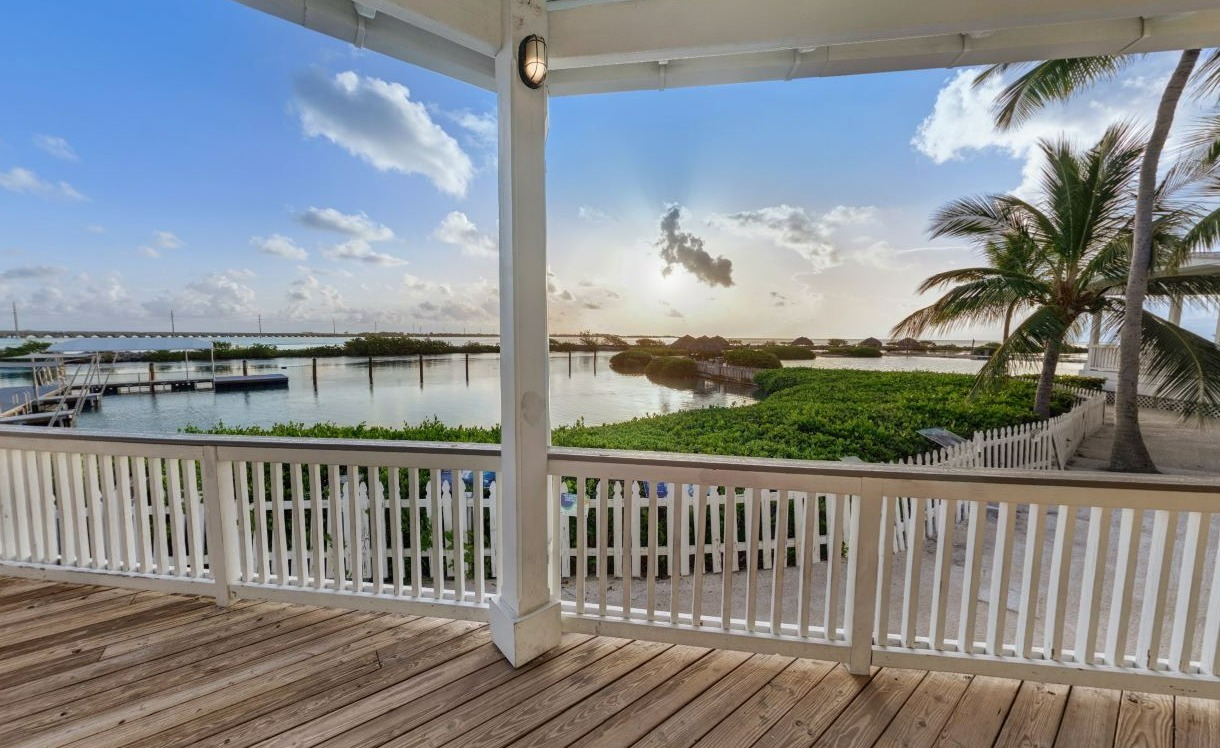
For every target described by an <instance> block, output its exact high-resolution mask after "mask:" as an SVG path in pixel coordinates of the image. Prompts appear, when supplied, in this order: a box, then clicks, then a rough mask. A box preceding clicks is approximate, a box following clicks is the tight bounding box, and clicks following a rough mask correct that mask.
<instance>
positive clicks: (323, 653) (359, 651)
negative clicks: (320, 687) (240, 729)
mask: <svg viewBox="0 0 1220 748" xmlns="http://www.w3.org/2000/svg"><path fill="white" fill-rule="evenodd" d="M419 625H421V624H420V619H416V618H407V617H398V616H381V617H378V618H375V619H372V620H369V621H366V622H364V623H362V624H360V625H358V626H355V627H352V628H350V629H347V630H345V631H343V632H342V635H341V636H328V637H326V638H325V639H323V640H320V641H319V642H318V644H317V646H315V647H311V648H310V649H311V650H313V653H312V654H311V656H309V657H306V658H303V659H301V660H299V661H297V662H295V663H292V664H291V665H289V666H287V667H281V668H277V669H267V670H264V671H263V672H261V673H259V674H258V675H256V676H255V677H252V678H242V679H240V680H239V679H238V676H234V677H233V678H232V682H231V683H230V684H229V685H227V686H226V687H225V688H222V689H215V690H208V691H206V692H204V693H202V694H201V695H195V696H193V697H192V698H190V699H183V700H179V701H177V703H175V704H174V705H173V706H171V707H169V708H167V709H160V710H157V709H153V708H150V709H148V710H147V711H149V712H151V713H150V714H148V715H147V716H140V717H138V718H135V719H129V720H124V721H122V722H119V723H117V724H115V725H114V726H113V727H111V728H110V729H108V730H106V731H105V732H102V733H98V734H95V735H91V736H90V737H89V738H88V741H87V742H88V746H89V748H127V746H130V745H132V744H133V743H135V742H137V741H140V740H144V739H148V738H157V737H158V736H159V735H161V734H162V733H163V732H164V731H165V730H167V729H174V728H175V727H176V726H178V725H180V724H181V723H183V722H185V721H187V720H189V719H191V718H193V717H196V716H208V715H211V714H214V713H216V712H223V711H225V710H228V711H231V712H234V713H241V712H244V711H245V709H246V705H247V704H248V703H249V702H250V701H251V700H253V699H255V698H257V697H259V696H260V695H262V694H264V693H266V692H267V691H270V690H274V689H277V688H280V687H283V686H286V685H292V684H305V685H308V682H309V681H312V680H314V679H315V678H317V677H318V676H319V675H320V674H321V673H324V672H327V671H329V670H333V669H338V668H341V667H344V666H347V665H349V664H353V663H355V664H356V665H357V669H356V675H359V674H367V673H371V672H373V671H374V670H376V669H377V667H378V660H377V654H376V650H377V649H378V648H379V647H380V646H383V645H384V644H386V643H389V642H392V641H394V640H395V639H396V638H398V637H400V636H410V635H411V631H412V630H413V629H414V628H416V627H418V626H419ZM193 685H194V684H193V683H192V686H193ZM153 744H154V745H160V741H159V740H156V739H154V740H153Z"/></svg>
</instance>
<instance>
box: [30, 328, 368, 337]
mask: <svg viewBox="0 0 1220 748" xmlns="http://www.w3.org/2000/svg"><path fill="white" fill-rule="evenodd" d="M357 334H359V333H357ZM13 335H14V336H15V337H22V338H24V337H36V338H352V337H355V335H354V334H351V333H331V332H148V331H138V330H20V331H16V332H14V333H13Z"/></svg>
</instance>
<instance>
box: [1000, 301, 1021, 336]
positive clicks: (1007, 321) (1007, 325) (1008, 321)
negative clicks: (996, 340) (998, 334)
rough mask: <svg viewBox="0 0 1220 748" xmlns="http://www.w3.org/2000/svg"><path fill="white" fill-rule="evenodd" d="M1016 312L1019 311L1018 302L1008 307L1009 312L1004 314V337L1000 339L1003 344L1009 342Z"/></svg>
mask: <svg viewBox="0 0 1220 748" xmlns="http://www.w3.org/2000/svg"><path fill="white" fill-rule="evenodd" d="M1015 311H1017V302H1015V301H1014V302H1012V303H1011V304H1009V305H1008V311H1007V312H1004V337H1002V338H1000V342H1001V343H1003V342H1004V341H1006V340H1008V333H1009V332H1010V331H1011V328H1012V315H1013V312H1015Z"/></svg>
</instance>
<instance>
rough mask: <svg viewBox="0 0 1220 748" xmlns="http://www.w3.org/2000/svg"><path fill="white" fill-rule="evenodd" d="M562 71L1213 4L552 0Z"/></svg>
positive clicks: (1211, 1)
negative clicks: (608, 0)
mask: <svg viewBox="0 0 1220 748" xmlns="http://www.w3.org/2000/svg"><path fill="white" fill-rule="evenodd" d="M548 7H549V8H551V13H550V17H551V18H550V23H551V40H552V43H551V50H550V52H551V58H552V60H553V61H554V63H555V65H556V67H558V68H571V67H590V66H598V65H609V64H622V63H631V62H656V61H657V60H679V59H686V58H697V57H709V56H720V55H734V54H745V53H752V52H771V51H776V50H781V49H803V48H809V47H820V46H825V45H836V44H849V43H857V42H876V41H888V40H896V39H905V38H911V37H935V36H941V35H946V34H971V33H975V34H983V33H991V32H996V31H1001V30H1006V29H1018V28H1028V27H1033V26H1049V25H1055V24H1065V23H1096V22H1102V21H1112V20H1120V19H1138V18H1140V17H1163V16H1168V15H1172V14H1177V13H1185V12H1191V11H1200V10H1211V9H1214V8H1215V7H1216V3H1215V0H1019V2H1013V1H1011V0H1009V1H1005V0H993V1H992V2H980V1H979V0H919V2H910V1H909V0H818V1H817V2H808V1H802V0H616V1H613V2H606V1H604V0H603V1H602V2H572V0H566V1H565V0H552V2H550V3H549V5H548Z"/></svg>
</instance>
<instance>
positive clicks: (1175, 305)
mask: <svg viewBox="0 0 1220 748" xmlns="http://www.w3.org/2000/svg"><path fill="white" fill-rule="evenodd" d="M1169 321H1170V322H1172V323H1173V324H1175V325H1181V324H1182V302H1181V301H1179V300H1177V299H1174V300H1173V301H1170V302H1169Z"/></svg>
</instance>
